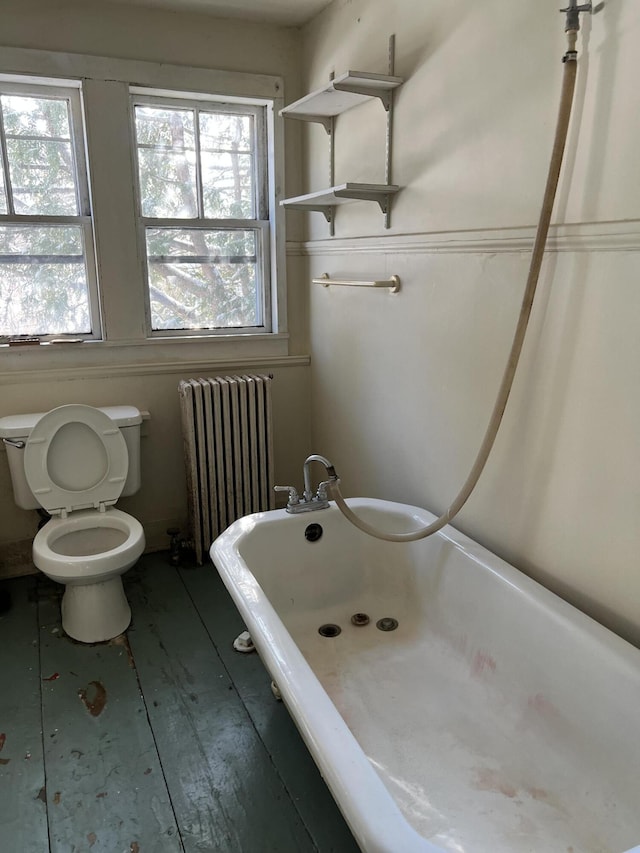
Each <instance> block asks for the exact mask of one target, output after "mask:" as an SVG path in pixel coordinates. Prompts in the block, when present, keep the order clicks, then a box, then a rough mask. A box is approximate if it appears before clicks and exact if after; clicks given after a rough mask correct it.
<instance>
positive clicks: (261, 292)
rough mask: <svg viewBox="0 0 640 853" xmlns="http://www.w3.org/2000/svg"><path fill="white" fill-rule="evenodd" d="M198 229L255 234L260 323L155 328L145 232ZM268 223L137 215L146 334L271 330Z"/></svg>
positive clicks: (229, 332) (213, 334)
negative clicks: (191, 327)
mask: <svg viewBox="0 0 640 853" xmlns="http://www.w3.org/2000/svg"><path fill="white" fill-rule="evenodd" d="M163 228H167V229H184V230H192V229H199V230H203V231H209V232H215V231H234V230H237V231H254V232H255V233H256V257H257V264H256V277H257V294H256V298H257V313H258V320H259V323H258V324H256V325H251V326H220V327H209V326H207V327H206V328H205V327H203V328H194V329H184V328H181V329H154V328H153V318H152V310H151V291H150V287H149V282H150V271H149V257H148V255H147V251H146V245H147V241H146V232H147V230H148V229H159V230H162V229H163ZM269 231H270V223H269V221H268V220H263V221H258V220H237V219H204V220H193V219H155V218H148V217H147V218H142V217H141V218H140V223H139V229H138V234H139V240H140V246H141V247H142V248H143V251H142V256H143V271H144V280H145V315H146V324H147V329H148V335H149V336H150V337H152V338H157V337H163V338H164V337H199V336H202V335H206V336H212V337H216V336H228V335H230V334H234V333H235V334H243V335H252V334H253V335H258V334H265V333H268V332H269V331H270V330H271V320H270V318H271V310H272V307H271V288H270V286H269V277H270V270H271V260H270V250H269V245H270V239H269V237H270V234H269Z"/></svg>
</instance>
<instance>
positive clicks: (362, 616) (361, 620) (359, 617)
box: [351, 613, 371, 627]
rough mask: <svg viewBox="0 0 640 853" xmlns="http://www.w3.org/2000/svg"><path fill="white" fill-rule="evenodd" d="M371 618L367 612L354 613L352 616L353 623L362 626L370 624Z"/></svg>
mask: <svg viewBox="0 0 640 853" xmlns="http://www.w3.org/2000/svg"><path fill="white" fill-rule="evenodd" d="M370 621H371V620H370V619H369V617H368V616H367V614H366V613H354V614H353V616H352V617H351V624H352V625H357V626H358V627H361V626H362V625H368V624H369V622H370Z"/></svg>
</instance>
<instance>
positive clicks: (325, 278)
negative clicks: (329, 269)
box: [311, 272, 400, 293]
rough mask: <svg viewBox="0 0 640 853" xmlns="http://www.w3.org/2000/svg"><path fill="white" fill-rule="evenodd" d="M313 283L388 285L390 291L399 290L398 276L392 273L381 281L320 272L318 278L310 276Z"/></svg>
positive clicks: (326, 284) (325, 285) (365, 285)
mask: <svg viewBox="0 0 640 853" xmlns="http://www.w3.org/2000/svg"><path fill="white" fill-rule="evenodd" d="M311 281H312V283H313V284H321V285H322V286H323V287H329V285H330V284H335V285H338V286H339V287H388V288H389V290H390V291H391V293H397V292H398V291H399V290H400V277H399V276H397V275H392V276H391V278H386V279H383V280H381V281H351V280H349V279H342V278H330V277H329V273H326V272H324V273H322V275H321V276H320V278H312V279H311Z"/></svg>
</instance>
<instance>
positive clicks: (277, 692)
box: [271, 681, 282, 702]
mask: <svg viewBox="0 0 640 853" xmlns="http://www.w3.org/2000/svg"><path fill="white" fill-rule="evenodd" d="M271 692H272V693H273V695H274V696H275V697H276V699H277V700H278V702H282V693H280V689H279V687H278V685H277V684H276V683H275V681H272V682H271Z"/></svg>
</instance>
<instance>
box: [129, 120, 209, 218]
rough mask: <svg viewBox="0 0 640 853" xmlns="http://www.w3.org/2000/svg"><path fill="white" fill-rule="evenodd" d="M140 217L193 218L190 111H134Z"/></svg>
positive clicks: (193, 160) (194, 196) (195, 207)
mask: <svg viewBox="0 0 640 853" xmlns="http://www.w3.org/2000/svg"><path fill="white" fill-rule="evenodd" d="M135 121H136V137H137V144H138V174H139V181H140V202H141V209H142V215H143V216H154V217H169V218H170V217H185V218H187V217H190V218H193V217H196V216H197V215H198V201H197V190H196V150H195V128H194V114H193V112H192V111H191V110H179V109H168V108H161V109H158V108H156V107H141V106H138V107H136V109H135Z"/></svg>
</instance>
